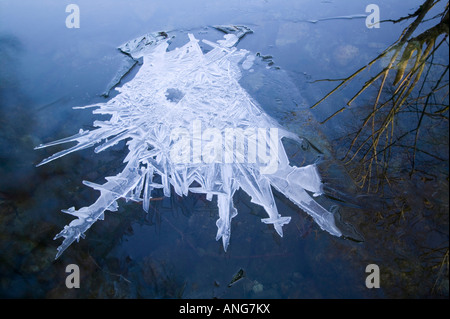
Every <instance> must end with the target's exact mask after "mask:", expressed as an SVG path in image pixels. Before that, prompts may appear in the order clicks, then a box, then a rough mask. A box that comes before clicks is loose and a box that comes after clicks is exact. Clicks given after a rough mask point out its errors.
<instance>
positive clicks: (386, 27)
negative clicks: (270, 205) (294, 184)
mask: <svg viewBox="0 0 450 319" xmlns="http://www.w3.org/2000/svg"><path fill="white" fill-rule="evenodd" d="M69 3H70V2H68V1H21V2H20V4H19V3H17V2H14V1H2V2H1V3H0V58H1V62H0V68H1V69H0V71H1V72H0V81H1V82H0V116H1V117H0V127H1V130H0V176H1V180H0V212H1V215H0V236H1V241H0V296H2V297H4V298H68V297H77V298H442V297H446V296H447V297H448V194H447V192H448V144H446V145H445V143H444V144H442V145H441V146H438V147H441V152H442V153H443V157H444V158H446V159H447V160H446V161H444V163H439V165H438V164H435V163H431V166H430V165H428V166H427V169H428V170H429V171H430V172H431V171H433V172H434V176H437V177H436V179H434V180H431V181H429V180H427V179H425V180H424V179H423V178H420V177H418V178H412V179H411V180H409V181H408V182H407V183H403V184H401V186H398V188H397V189H396V190H395V191H396V193H395V192H394V193H395V194H396V195H395V196H393V195H392V194H389V195H385V196H384V197H383V195H379V194H377V195H373V194H371V195H367V194H366V193H364V192H362V191H361V190H359V189H358V188H357V187H355V186H354V183H353V181H352V178H351V176H350V174H349V172H348V171H347V170H346V168H345V167H344V165H343V164H342V163H341V161H340V160H339V157H337V156H336V154H337V153H339V151H340V146H341V145H340V144H339V143H341V142H340V141H339V139H337V137H338V136H340V135H343V134H345V133H348V132H349V130H350V129H351V128H352V127H353V124H354V118H353V116H354V114H351V113H343V114H342V116H340V117H335V118H333V119H332V120H330V121H328V122H326V124H324V125H320V124H319V122H321V121H323V120H324V119H325V118H327V117H328V116H329V115H330V114H332V113H333V112H335V111H336V110H338V109H339V108H340V106H341V105H342V103H344V102H345V101H346V100H348V99H349V97H351V93H348V92H347V93H339V94H338V95H337V96H335V97H334V98H333V99H332V100H329V101H327V103H324V104H323V105H322V106H321V107H318V108H316V109H314V110H313V111H309V110H307V111H306V110H305V109H304V108H301V107H300V106H308V105H312V104H313V103H314V102H316V101H317V100H318V99H320V98H321V97H322V96H323V95H324V94H325V93H327V92H328V90H329V89H330V88H331V86H329V85H328V84H327V83H314V84H313V83H311V81H313V80H317V79H322V78H341V77H345V76H347V75H348V74H351V73H352V72H353V71H355V70H356V69H357V68H359V67H361V66H362V65H364V64H366V63H367V62H368V61H370V60H371V59H372V58H374V57H376V56H377V55H378V54H379V53H380V52H381V51H382V50H383V49H384V48H385V47H387V46H388V45H390V44H391V43H392V42H393V41H395V40H396V39H397V38H398V35H399V33H400V32H401V31H402V30H403V29H404V28H405V26H406V25H405V24H401V23H400V24H396V25H393V24H382V26H381V28H379V29H368V28H366V26H365V19H364V18H361V15H365V14H366V13H365V8H366V6H367V5H368V4H369V3H370V2H369V1H359V0H352V1H348V0H346V1H343V0H341V1H338V0H335V1H322V2H320V1H312V0H311V1H276V2H275V1H269V0H266V1H256V0H255V1H246V2H242V1H221V2H215V1H207V2H206V1H195V2H189V4H188V3H187V1H151V3H150V2H147V1H135V2H133V4H130V3H129V2H126V1H103V0H102V1H77V2H76V3H77V4H78V5H79V7H80V10H81V21H80V23H81V24H80V28H79V29H68V28H66V26H65V19H66V17H67V15H68V13H66V12H65V8H66V6H67V4H69ZM377 4H378V5H379V6H380V12H381V18H382V19H385V18H386V19H388V18H397V17H400V16H405V15H407V14H409V13H412V12H414V10H415V9H416V8H417V7H418V5H420V4H421V1H407V2H406V1H396V2H393V1H387V0H386V1H379V2H378V3H377ZM333 17H350V18H338V19H328V18H333ZM351 17H352V18H351ZM321 19H325V20H321ZM308 20H319V21H318V22H316V23H312V22H308ZM220 24H244V25H247V26H248V27H250V28H251V29H252V30H253V31H254V33H253V34H251V35H247V36H246V37H245V38H244V39H243V40H242V41H241V42H240V43H239V45H238V47H239V48H245V49H247V50H250V51H252V52H259V53H261V55H270V56H272V57H273V58H272V60H273V62H274V66H276V67H277V68H274V69H265V67H261V68H260V72H255V73H254V74H248V75H247V76H245V77H244V78H243V80H242V85H243V86H244V87H245V88H246V89H247V90H248V91H249V92H250V93H251V95H252V96H253V97H255V98H256V99H257V100H258V102H259V103H260V104H261V106H262V107H263V108H264V109H265V111H266V112H267V113H269V114H270V115H272V116H273V117H275V118H276V119H277V120H278V121H279V122H280V123H281V124H282V125H284V126H285V127H287V128H288V129H289V130H291V131H293V132H295V133H297V134H299V135H300V136H303V137H306V138H307V139H308V140H309V141H310V142H311V145H313V146H314V147H312V146H311V147H309V148H308V149H305V148H302V147H300V146H298V145H288V146H287V149H288V152H289V154H290V157H291V160H292V161H293V162H295V161H297V162H298V163H299V165H300V164H301V163H303V161H304V160H305V161H310V162H311V161H313V160H314V158H317V155H318V154H322V155H323V158H324V160H323V161H322V162H321V163H320V169H321V174H322V176H323V177H324V181H325V182H326V187H327V188H326V189H327V190H328V192H327V193H328V194H329V195H331V194H334V195H335V194H336V191H338V192H339V196H338V197H339V198H340V199H339V200H336V199H335V198H334V199H333V198H331V197H330V196H329V197H326V196H322V197H321V198H319V199H318V200H319V201H320V202H321V204H323V205H324V206H325V207H327V208H332V209H335V210H336V212H337V214H338V215H339V216H341V218H342V222H341V226H342V227H343V229H345V231H346V233H348V234H349V235H351V237H352V238H356V239H360V240H362V241H361V242H357V241H353V240H346V239H343V238H336V237H333V236H330V235H329V234H328V233H325V232H323V231H321V230H320V228H319V227H318V226H317V225H316V224H314V223H313V221H312V220H311V219H310V218H309V217H308V216H307V215H306V214H305V213H304V212H302V211H301V210H299V209H298V208H297V207H296V206H295V205H294V204H292V203H291V202H290V201H289V200H287V199H286V198H284V196H283V195H282V194H279V193H275V195H276V200H277V205H278V208H279V211H280V212H281V214H282V215H285V216H291V217H292V220H291V222H290V223H289V224H288V225H286V226H285V228H284V237H283V238H280V237H279V236H278V235H277V234H276V232H275V231H274V230H273V229H272V228H271V227H268V226H267V225H265V224H263V223H261V222H260V219H261V218H262V217H264V216H265V213H264V210H263V209H262V208H261V207H259V206H255V205H253V204H251V203H250V198H249V197H248V196H247V195H246V194H245V193H243V192H238V193H237V194H236V195H235V197H234V203H235V206H236V208H237V209H238V211H239V215H238V216H237V217H236V218H234V219H233V223H232V237H231V242H230V247H229V249H228V252H227V253H224V252H223V248H222V244H221V242H216V241H215V234H216V230H217V229H216V225H215V222H216V219H217V208H216V207H217V205H216V202H215V201H214V200H213V201H212V202H209V201H207V200H206V199H205V198H204V197H203V196H200V195H196V194H192V195H190V196H189V197H187V198H178V197H176V196H173V197H171V198H163V196H162V194H161V196H157V194H156V196H155V198H154V200H153V201H152V203H151V206H152V208H151V211H150V213H149V214H146V213H145V212H143V210H142V208H141V205H139V204H136V203H125V202H124V201H120V202H119V206H120V209H119V211H118V212H115V213H108V214H107V215H106V218H105V220H104V221H98V222H97V223H96V224H95V225H94V226H93V227H92V228H91V229H90V230H89V231H88V232H87V233H86V235H87V237H86V239H82V240H81V241H80V242H79V243H74V244H73V245H72V246H71V247H70V248H69V249H68V250H67V251H66V252H65V253H64V254H63V255H62V256H61V257H60V258H59V259H58V260H56V261H55V260H54V256H55V254H56V247H57V246H58V245H59V241H53V240H52V238H53V237H54V235H55V234H57V233H58V232H59V231H60V229H61V228H62V227H63V226H64V225H66V224H67V223H68V222H69V221H70V220H71V217H70V216H68V215H65V214H62V213H60V210H61V209H66V208H68V207H71V206H75V207H77V208H78V207H82V206H86V205H89V204H91V203H92V202H94V201H95V200H96V198H97V195H98V193H96V192H95V191H93V190H92V189H90V188H88V187H85V186H83V185H82V184H81V181H82V180H89V181H93V182H100V183H102V182H103V178H104V177H105V176H111V175H115V174H117V173H118V172H120V171H121V169H122V168H123V164H122V160H123V158H124V157H125V154H126V149H125V146H124V145H118V146H117V147H115V148H114V149H112V150H109V151H107V152H103V153H104V154H95V153H94V152H93V151H92V150H91V149H88V150H84V151H81V152H78V153H74V154H71V155H69V156H67V157H64V158H61V159H58V160H57V161H55V162H52V163H50V164H48V165H45V166H42V167H39V168H36V167H35V165H36V164H37V163H39V162H40V161H41V160H42V159H43V158H46V157H48V156H49V155H51V154H52V153H54V152H56V151H58V150H60V149H58V148H57V147H56V148H52V149H49V150H47V149H45V150H39V151H34V150H33V148H34V147H35V146H37V145H39V144H41V143H43V142H49V141H52V140H56V139H59V138H62V137H66V136H70V135H72V134H74V133H76V132H78V130H79V129H80V128H84V129H89V128H91V125H92V122H93V120H94V119H95V117H94V116H93V115H92V114H91V113H90V112H89V111H81V110H73V109H72V107H74V106H80V105H87V104H92V103H94V102H97V101H103V100H104V98H103V97H101V96H100V95H101V93H103V92H104V90H105V88H106V87H107V85H108V83H109V82H110V81H111V79H112V78H114V76H115V75H116V74H117V71H118V70H119V68H120V66H121V65H122V64H123V61H124V60H123V56H122V55H121V54H120V53H119V52H118V51H117V50H116V48H117V47H118V46H119V45H121V44H122V43H124V42H126V41H128V40H130V39H133V38H135V37H137V36H140V35H142V34H144V33H146V32H149V31H160V30H165V31H174V32H176V33H177V38H176V42H175V43H174V44H173V45H174V46H178V45H182V44H183V43H184V42H185V41H187V33H188V32H192V33H194V34H195V36H196V37H197V38H201V37H211V38H214V37H216V36H217V35H218V32H217V31H215V30H213V29H212V28H210V27H209V26H211V25H220ZM183 37H184V38H183ZM440 58H441V59H442V60H443V61H447V63H448V52H447V53H441V56H440ZM278 68H279V69H278ZM134 72H135V71H134ZM133 74H134V73H133V72H131V73H130V74H129V75H127V77H125V79H124V81H126V80H127V79H130V78H132V76H133ZM351 89H352V88H351V87H350V90H351ZM346 94H347V95H346ZM443 134H444V135H447V138H448V124H447V131H444V132H443ZM405 165H406V164H405ZM441 175H442V176H444V178H440V176H441ZM445 177H446V178H445ZM335 197H336V196H335ZM399 207H400V208H399ZM403 208H405V209H403ZM399 211H400V212H401V213H399ZM445 249H447V250H445ZM446 252H447V257H446V258H447V259H445V253H446ZM445 261H446V262H445ZM68 264H77V265H79V267H80V271H81V288H80V289H67V288H66V286H65V279H66V276H67V274H66V273H65V267H66V266H67V265H68ZM368 264H377V265H378V266H379V267H380V272H381V288H379V289H368V288H367V287H366V285H365V280H366V276H367V275H368V274H367V273H366V272H365V269H366V266H367V265H368ZM240 269H243V270H244V273H245V277H244V278H243V279H241V280H239V281H238V282H236V283H235V284H234V285H232V286H231V287H228V283H229V282H230V281H231V280H232V278H233V276H234V275H235V274H236V273H237V272H238V271H239V270H240Z"/></svg>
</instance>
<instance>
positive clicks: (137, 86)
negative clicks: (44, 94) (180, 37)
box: [37, 26, 341, 258]
mask: <svg viewBox="0 0 450 319" xmlns="http://www.w3.org/2000/svg"><path fill="white" fill-rule="evenodd" d="M217 28H218V29H219V30H221V31H223V32H225V33H226V34H225V35H224V39H222V40H219V41H217V42H211V41H208V40H203V41H202V42H203V43H204V44H206V45H208V46H210V47H211V50H210V51H208V52H207V53H204V51H203V50H202V49H201V47H200V45H199V40H197V39H196V38H195V37H194V35H193V34H188V37H189V41H188V42H187V43H186V44H185V45H184V46H182V47H180V48H176V49H174V50H168V46H169V44H170V40H171V37H170V36H169V35H168V34H167V33H165V32H160V33H153V34H146V35H145V36H142V37H139V38H137V39H135V40H132V41H129V42H127V43H125V44H124V45H122V46H121V47H120V48H119V49H120V51H122V52H123V53H125V54H127V55H129V56H130V57H131V58H133V60H135V61H137V60H140V59H142V60H141V62H142V65H141V67H140V69H139V71H138V72H137V74H136V75H135V76H134V78H133V79H132V80H131V81H129V82H128V83H126V84H124V85H123V86H121V87H120V88H116V90H118V92H119V94H117V95H116V96H115V97H113V98H111V99H110V100H108V101H107V102H104V103H98V104H94V105H88V106H84V107H81V108H89V107H93V108H95V109H94V111H93V113H94V114H106V115H110V116H111V117H110V119H109V120H106V121H95V122H94V127H95V129H93V130H90V131H85V130H80V131H79V133H78V134H76V135H74V136H71V137H68V138H64V139H61V140H58V141H55V142H51V143H48V144H43V145H39V146H38V147H37V149H39V148H44V147H48V146H53V145H57V144H61V143H68V142H77V144H76V145H75V146H73V147H71V148H68V149H66V150H63V151H61V152H59V153H56V154H54V155H52V156H50V157H49V158H47V159H45V160H43V161H42V162H41V163H40V164H38V166H39V165H43V164H46V163H48V162H50V161H52V160H55V159H57V158H59V157H62V156H64V155H67V154H69V153H72V152H75V151H78V150H81V149H85V148H88V147H91V146H96V147H95V149H94V151H95V153H99V152H101V151H103V150H106V149H108V148H109V147H111V146H113V145H116V144H117V143H119V142H120V141H124V140H126V141H127V142H126V145H127V147H128V154H127V156H126V158H125V159H124V163H126V166H125V168H124V169H123V171H122V172H120V173H119V174H117V175H116V176H111V177H106V180H107V182H106V183H104V184H103V185H99V184H94V183H92V182H88V181H83V183H84V184H85V185H87V186H90V187H92V188H93V189H95V190H98V191H100V196H99V198H98V199H97V201H95V202H94V203H93V204H92V205H90V206H87V207H82V208H80V209H75V208H74V207H71V208H69V209H66V210H63V212H65V213H68V214H71V215H73V216H75V217H76V219H74V220H73V221H72V222H70V224H69V225H66V226H65V227H64V229H63V230H62V231H61V232H60V233H59V234H57V235H56V236H55V239H57V238H60V237H64V241H63V243H62V244H61V245H60V246H59V247H58V252H57V255H56V258H58V257H59V256H60V255H61V254H62V252H63V251H64V250H65V249H66V248H67V247H69V245H71V244H72V243H73V242H74V241H75V240H77V241H78V240H79V239H80V237H84V233H85V232H86V230H88V229H89V228H90V227H91V226H92V225H93V224H94V223H95V222H96V221H97V220H98V219H101V220H102V219H103V218H104V213H105V211H106V210H109V211H117V209H118V203H117V200H118V199H120V198H124V199H126V200H132V201H136V202H142V205H143V209H144V210H145V211H148V210H149V204H150V199H151V198H152V191H153V190H154V189H162V191H163V193H164V195H165V196H171V191H172V190H173V191H174V192H175V193H176V194H177V195H179V196H187V195H188V193H189V192H192V193H201V194H205V195H206V198H207V199H208V200H211V199H212V198H213V196H214V195H215V196H217V205H218V212H219V218H218V220H217V222H216V225H217V229H218V230H217V236H216V240H219V239H222V243H223V248H224V249H225V250H226V249H227V246H228V244H229V241H230V234H231V228H230V226H231V220H232V218H234V217H235V216H236V215H237V210H236V209H235V207H234V206H233V195H234V193H235V192H236V191H237V190H238V189H242V190H243V191H245V192H246V193H247V194H248V195H249V196H250V197H251V201H252V202H253V203H255V204H258V205H261V206H262V207H264V209H265V211H266V212H267V214H268V218H264V219H262V222H264V223H266V224H272V225H273V226H274V228H275V230H276V231H277V233H278V234H279V235H280V236H283V230H282V226H283V225H285V224H287V223H289V221H290V217H288V216H284V217H282V216H281V215H280V214H279V213H278V210H277V206H276V204H275V200H274V196H273V193H272V188H271V187H274V188H275V189H277V190H278V191H279V192H281V193H282V194H284V195H285V196H286V197H288V198H289V199H290V200H291V201H292V202H294V203H295V204H296V205H297V206H298V207H300V208H301V209H303V210H304V211H305V212H307V213H308V214H309V215H310V216H312V218H313V219H314V221H315V222H316V223H317V224H318V225H319V226H320V227H321V228H322V229H323V230H325V231H328V232H329V233H330V234H332V235H335V236H341V232H340V230H339V229H338V228H337V227H336V225H335V221H334V216H333V214H332V213H331V212H329V211H327V210H326V209H325V208H323V207H322V206H320V205H319V204H318V203H317V202H316V201H315V200H314V199H313V198H312V197H311V196H310V194H309V193H308V192H310V193H312V194H314V196H317V195H320V194H321V193H322V182H321V179H320V177H319V174H318V170H317V167H316V166H315V165H308V166H304V167H296V166H291V165H290V164H289V159H288V157H287V155H286V152H285V149H284V147H283V144H282V142H281V139H282V138H283V137H286V138H291V139H294V140H297V141H298V140H300V139H299V137H298V136H296V135H295V134H292V133H290V132H288V131H287V130H285V129H283V128H282V127H281V126H280V125H279V124H278V123H276V121H275V120H274V119H273V118H271V117H270V116H269V115H267V114H266V113H265V112H264V111H263V110H262V108H261V107H260V106H259V105H258V103H257V102H256V101H255V100H254V99H253V98H252V97H251V96H250V95H249V94H248V93H247V92H246V91H245V90H244V89H243V88H242V87H241V85H240V84H239V79H240V77H241V68H243V69H245V70H248V69H249V68H251V66H252V63H253V61H254V59H255V57H254V55H252V54H251V53H250V52H249V51H247V50H244V49H237V48H236V44H237V43H238V42H239V40H240V38H242V37H243V36H244V35H245V34H247V33H250V32H251V31H250V30H249V29H248V28H246V27H244V26H240V27H235V26H222V27H217ZM244 142H245V143H244ZM243 145H244V146H243ZM256 150H257V151H256ZM158 175H159V177H158Z"/></svg>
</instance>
